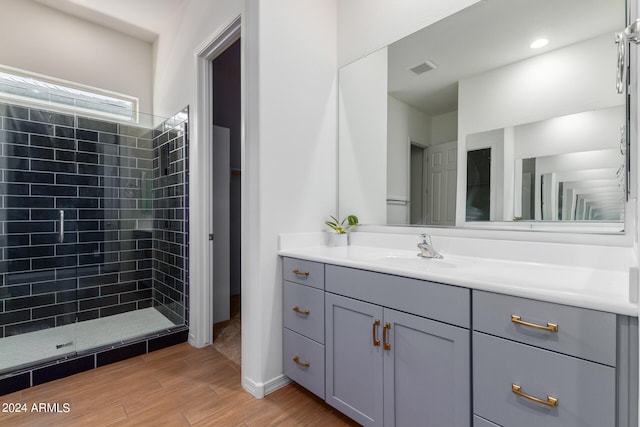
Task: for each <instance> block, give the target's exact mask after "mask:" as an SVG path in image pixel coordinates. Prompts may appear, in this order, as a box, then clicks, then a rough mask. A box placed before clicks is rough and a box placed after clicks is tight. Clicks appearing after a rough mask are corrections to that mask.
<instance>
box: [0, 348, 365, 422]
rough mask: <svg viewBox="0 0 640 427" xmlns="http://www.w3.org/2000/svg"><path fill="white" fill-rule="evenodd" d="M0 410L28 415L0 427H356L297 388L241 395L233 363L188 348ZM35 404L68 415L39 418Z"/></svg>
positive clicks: (15, 398) (59, 384)
mask: <svg viewBox="0 0 640 427" xmlns="http://www.w3.org/2000/svg"><path fill="white" fill-rule="evenodd" d="M0 403H1V404H5V403H6V404H9V403H19V404H26V406H27V412H26V413H6V412H4V413H3V412H0V426H11V427H15V426H29V427H31V426H47V427H50V426H65V427H67V426H92V427H94V426H147V425H148V426H154V427H156V426H171V427H174V426H247V427H254V426H255V427H258V426H260V427H262V426H357V425H358V424H356V423H355V422H353V421H352V420H350V419H348V418H347V417H345V416H344V415H342V414H340V413H339V412H337V411H335V410H334V409H332V408H331V407H330V406H328V405H326V404H325V403H324V402H323V401H322V400H320V399H318V398H317V397H316V396H314V395H312V394H311V393H309V392H307V391H306V390H304V389H302V388H301V387H299V386H298V385H295V384H290V385H288V386H286V387H284V388H282V389H280V390H278V391H276V392H274V393H271V394H270V395H268V396H267V397H265V398H264V399H255V398H254V397H252V396H251V395H249V394H248V393H247V392H245V391H244V390H243V389H242V386H241V385H240V367H239V366H238V365H237V364H236V363H234V362H232V361H231V360H229V359H227V358H226V357H225V356H223V355H222V354H221V353H219V352H218V351H216V350H215V349H214V348H213V347H211V346H209V347H206V348H203V349H196V348H194V347H191V346H190V345H189V344H187V343H183V344H179V345H176V346H173V347H168V348H165V349H162V350H158V351H156V352H153V353H149V354H146V355H143V356H138V357H136V358H133V359H128V360H125V361H122V362H119V363H115V364H112V365H108V366H104V367H101V368H98V369H94V370H92V371H87V372H83V373H80V374H77V375H74V376H71V377H68V378H63V379H60V380H57V381H53V382H50V383H46V384H42V385H39V386H36V387H32V388H30V389H27V390H22V391H19V392H16V393H13V394H8V395H5V396H0ZM34 403H36V404H39V403H45V404H46V403H48V404H55V403H58V404H59V407H60V411H63V410H64V406H63V404H65V403H66V404H69V406H70V410H69V411H68V413H64V412H57V413H56V412H53V413H40V412H35V411H32V405H33V404H34ZM2 409H3V408H1V407H0V410H2ZM5 409H6V408H5ZM50 409H51V407H50Z"/></svg>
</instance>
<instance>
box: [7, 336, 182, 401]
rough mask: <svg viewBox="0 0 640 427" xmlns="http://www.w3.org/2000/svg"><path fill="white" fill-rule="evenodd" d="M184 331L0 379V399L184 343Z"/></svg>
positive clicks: (89, 353) (140, 340)
mask: <svg viewBox="0 0 640 427" xmlns="http://www.w3.org/2000/svg"><path fill="white" fill-rule="evenodd" d="M188 335H189V330H188V328H180V329H173V330H171V331H170V332H168V333H164V334H154V335H150V336H147V337H145V338H142V339H139V340H135V341H128V342H126V343H122V344H119V345H112V346H109V347H106V348H104V347H103V348H101V349H94V350H91V351H90V352H87V353H83V354H78V355H76V356H73V357H69V358H65V359H59V360H57V361H55V362H53V363H48V364H46V365H40V366H34V367H31V368H28V369H23V370H20V371H18V372H13V373H10V374H7V375H6V376H3V377H0V396H2V395H5V394H9V393H14V392H16V391H20V390H24V389H27V388H30V387H33V386H36V385H40V384H44V383H47V382H50V381H55V380H57V379H60V378H65V377H68V376H71V375H75V374H78V373H80V372H84V371H89V370H92V369H96V368H99V367H101V366H106V365H110V364H112V363H116V362H120V361H122V360H125V359H129V358H132V357H136V356H141V355H143V354H147V353H151V352H154V351H156V350H160V349H163V348H166V347H170V346H173V345H176V344H180V343H183V342H186V341H187V338H188Z"/></svg>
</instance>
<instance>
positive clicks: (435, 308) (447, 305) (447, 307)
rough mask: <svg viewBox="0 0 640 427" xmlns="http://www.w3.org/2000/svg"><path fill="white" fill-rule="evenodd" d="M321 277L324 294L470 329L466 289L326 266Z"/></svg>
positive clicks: (468, 302) (469, 302) (469, 295)
mask: <svg viewBox="0 0 640 427" xmlns="http://www.w3.org/2000/svg"><path fill="white" fill-rule="evenodd" d="M325 275H326V283H327V285H326V290H327V292H333V293H335V294H338V295H344V296H347V297H351V298H355V299H359V300H363V301H367V302H370V303H372V304H378V305H381V306H384V307H389V308H394V309H396V310H400V311H405V312H407V313H411V314H415V315H416V316H421V317H426V318H428V319H432V320H437V321H440V322H445V323H449V324H451V325H455V326H460V327H463V328H469V327H470V323H471V322H470V319H471V313H470V310H471V292H470V291H469V289H466V288H461V287H457V286H451V285H443V284H440V283H434V282H429V281H426V280H418V279H410V278H407V277H399V276H393V275H391V274H384V273H375V272H371V271H366V270H358V269H355V268H348V267H339V266H335V265H327V266H326V270H325Z"/></svg>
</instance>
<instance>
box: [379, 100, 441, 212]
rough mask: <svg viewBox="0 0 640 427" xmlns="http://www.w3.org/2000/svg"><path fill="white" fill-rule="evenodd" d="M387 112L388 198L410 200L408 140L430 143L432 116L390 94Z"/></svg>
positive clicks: (424, 144) (425, 144)
mask: <svg viewBox="0 0 640 427" xmlns="http://www.w3.org/2000/svg"><path fill="white" fill-rule="evenodd" d="M387 114H388V125H387V126H388V127H387V141H386V142H387V167H386V172H387V197H390V198H392V197H393V198H400V199H409V187H408V186H409V151H410V149H409V141H411V142H416V143H418V144H420V145H423V146H429V145H431V117H429V116H427V115H426V114H424V113H423V112H421V111H419V110H418V109H416V108H414V107H412V106H410V105H408V104H406V103H404V102H402V101H399V100H397V99H396V98H394V97H392V96H389V97H388V104H387ZM379 172H380V171H378V173H379ZM393 223H394V224H398V222H395V221H394V222H393Z"/></svg>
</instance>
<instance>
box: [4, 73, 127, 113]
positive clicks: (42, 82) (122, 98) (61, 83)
mask: <svg viewBox="0 0 640 427" xmlns="http://www.w3.org/2000/svg"><path fill="white" fill-rule="evenodd" d="M0 73H2V74H6V75H8V78H11V79H15V81H16V82H17V83H18V84H21V85H24V84H27V85H32V86H33V88H34V89H33V90H34V93H41V92H48V95H54V96H55V95H57V96H60V97H62V96H64V97H68V98H71V99H74V103H73V104H71V103H69V104H67V103H63V102H56V101H55V98H54V100H52V99H50V97H48V99H42V98H41V97H35V96H34V97H30V96H28V95H25V94H12V93H6V92H5V91H3V88H2V84H1V82H2V81H3V80H4V79H3V76H2V74H0V100H3V101H7V102H17V103H20V104H28V105H31V106H38V107H46V108H48V109H52V110H56V111H61V112H74V113H81V114H84V115H88V116H92V117H100V118H108V119H111V120H117V121H124V122H134V123H137V122H138V121H139V112H138V105H139V99H138V98H137V97H134V96H129V95H124V94H121V93H117V92H113V91H108V90H105V89H100V88H96V87H92V86H88V85H83V84H80V83H76V82H71V81H68V80H63V79H58V78H55V77H51V76H47V75H44V74H38V73H33V72H30V71H26V70H21V69H19V68H14V67H9V66H6V65H0ZM5 81H6V80H5ZM35 91H41V92H35ZM75 96H78V98H75ZM92 100H95V102H96V105H100V104H102V105H108V103H109V101H112V102H114V103H116V102H122V103H125V104H129V105H130V109H129V108H126V109H125V108H123V112H126V114H119V113H117V112H109V111H103V110H101V109H99V108H96V109H94V108H91V107H90V106H87V105H88V104H90V102H92ZM76 101H84V102H82V105H75V104H76Z"/></svg>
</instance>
